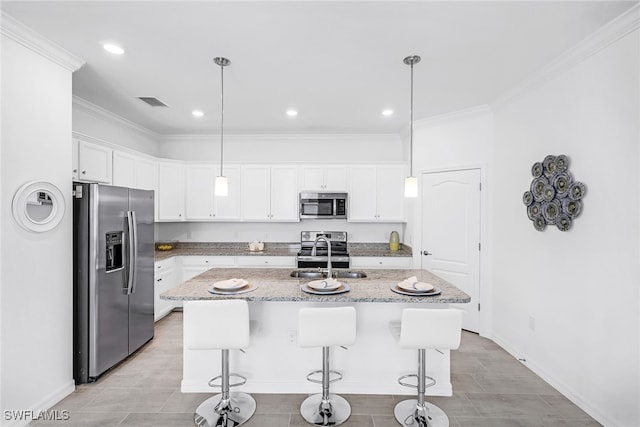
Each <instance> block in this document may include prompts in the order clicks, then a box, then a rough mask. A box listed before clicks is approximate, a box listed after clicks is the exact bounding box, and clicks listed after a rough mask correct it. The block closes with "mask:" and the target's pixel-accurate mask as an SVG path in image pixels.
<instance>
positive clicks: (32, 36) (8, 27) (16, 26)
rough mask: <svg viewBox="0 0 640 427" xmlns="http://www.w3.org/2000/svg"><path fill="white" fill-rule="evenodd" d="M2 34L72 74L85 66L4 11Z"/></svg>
mask: <svg viewBox="0 0 640 427" xmlns="http://www.w3.org/2000/svg"><path fill="white" fill-rule="evenodd" d="M0 33H2V35H3V36H6V37H8V38H10V39H12V40H14V41H16V42H18V43H20V44H21V45H22V46H24V47H26V48H27V49H30V50H32V51H34V52H35V53H37V54H39V55H41V56H43V57H45V58H47V59H48V60H50V61H52V62H54V63H56V64H58V65H60V66H61V67H63V68H65V69H67V70H69V71H71V72H74V71H76V70H78V69H80V68H81V67H82V66H83V65H84V64H85V61H84V60H83V59H81V58H78V57H77V56H75V55H74V54H72V53H71V52H69V51H67V50H66V49H64V48H62V47H60V46H58V45H57V44H55V43H54V42H52V41H51V40H49V39H47V38H45V37H44V36H42V35H41V34H39V33H37V32H35V31H33V30H32V29H31V28H29V27H27V26H26V25H24V24H23V23H21V22H20V21H18V20H16V19H15V18H13V17H12V16H11V15H8V14H6V13H5V12H3V11H0Z"/></svg>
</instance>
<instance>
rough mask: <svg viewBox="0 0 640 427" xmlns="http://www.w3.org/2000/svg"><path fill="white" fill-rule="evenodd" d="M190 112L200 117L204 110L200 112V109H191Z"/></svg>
mask: <svg viewBox="0 0 640 427" xmlns="http://www.w3.org/2000/svg"><path fill="white" fill-rule="evenodd" d="M191 114H193V117H202V116H204V112H202V111H200V110H193V111H192V112H191Z"/></svg>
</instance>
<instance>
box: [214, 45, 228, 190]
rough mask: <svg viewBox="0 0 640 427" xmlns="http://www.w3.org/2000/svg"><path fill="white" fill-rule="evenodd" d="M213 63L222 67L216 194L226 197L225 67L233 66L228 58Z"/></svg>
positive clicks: (218, 59)
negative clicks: (224, 168)
mask: <svg viewBox="0 0 640 427" xmlns="http://www.w3.org/2000/svg"><path fill="white" fill-rule="evenodd" d="M213 62H215V63H216V65H219V66H220V175H219V176H217V177H216V183H215V190H214V194H215V195H216V196H222V197H225V196H228V195H229V180H228V179H227V177H226V176H224V173H222V157H223V155H224V67H226V66H228V65H231V61H229V60H228V59H227V58H223V57H215V58H213Z"/></svg>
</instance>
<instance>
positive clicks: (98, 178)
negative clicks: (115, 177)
mask: <svg viewBox="0 0 640 427" xmlns="http://www.w3.org/2000/svg"><path fill="white" fill-rule="evenodd" d="M112 153H113V150H111V149H110V148H107V147H103V146H101V145H97V144H92V143H90V142H87V141H82V140H79V141H78V179H79V180H81V181H89V182H102V183H105V184H111V173H112V159H111V157H112Z"/></svg>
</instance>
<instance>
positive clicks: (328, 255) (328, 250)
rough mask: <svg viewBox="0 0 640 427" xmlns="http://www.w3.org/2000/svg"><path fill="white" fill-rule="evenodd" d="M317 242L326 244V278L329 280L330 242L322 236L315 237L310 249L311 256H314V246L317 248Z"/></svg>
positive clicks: (330, 275)
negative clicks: (321, 241) (322, 241)
mask: <svg viewBox="0 0 640 427" xmlns="http://www.w3.org/2000/svg"><path fill="white" fill-rule="evenodd" d="M319 240H324V241H325V242H327V277H328V278H329V279H331V277H333V276H332V274H331V240H330V239H328V238H327V237H326V236H322V235H320V236H318V237H316V240H315V241H314V242H313V247H312V248H311V256H316V246H318V241H319Z"/></svg>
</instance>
